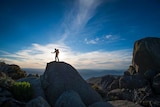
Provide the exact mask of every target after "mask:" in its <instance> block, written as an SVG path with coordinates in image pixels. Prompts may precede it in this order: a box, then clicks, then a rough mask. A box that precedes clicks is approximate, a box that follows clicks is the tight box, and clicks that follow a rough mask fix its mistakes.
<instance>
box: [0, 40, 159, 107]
mask: <svg viewBox="0 0 160 107" xmlns="http://www.w3.org/2000/svg"><path fill="white" fill-rule="evenodd" d="M139 60H140V61H139ZM7 66H9V65H7ZM7 66H6V65H5V66H4V63H2V64H0V71H3V72H0V107H142V106H146V107H159V106H160V91H159V90H160V39H159V38H145V39H142V40H139V41H136V42H135V45H134V52H133V59H132V65H131V66H130V67H129V69H128V70H127V71H126V72H124V75H122V76H115V75H106V76H103V77H93V78H90V79H88V80H87V81H85V80H84V79H83V78H82V77H81V76H80V74H79V73H78V72H77V70H76V69H75V68H73V67H72V66H71V65H70V64H68V63H65V62H50V63H47V66H46V70H45V72H44V74H43V75H41V76H40V77H39V76H37V75H34V76H32V75H30V76H28V77H26V75H25V78H21V79H19V80H17V78H13V76H12V75H8V73H12V72H10V71H11V70H13V69H12V67H11V69H9V68H7ZM14 67H15V65H14ZM14 67H13V68H14ZM17 69H19V68H17ZM8 70H9V71H8ZM4 71H5V73H4ZM14 72H15V71H14ZM7 75H8V76H11V78H10V77H8V76H7ZM13 79H16V80H13ZM14 81H26V82H29V83H30V84H31V86H32V88H33V90H34V93H33V97H32V99H31V100H30V101H28V102H22V101H18V100H16V99H15V98H14V97H13V94H12V92H11V91H9V88H10V84H12V82H14ZM91 86H92V87H91ZM24 94H25V93H24Z"/></svg>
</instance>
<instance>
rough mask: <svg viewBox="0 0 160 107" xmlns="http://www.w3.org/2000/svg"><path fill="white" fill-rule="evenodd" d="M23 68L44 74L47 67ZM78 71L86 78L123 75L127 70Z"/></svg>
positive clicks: (32, 72) (28, 72)
mask: <svg viewBox="0 0 160 107" xmlns="http://www.w3.org/2000/svg"><path fill="white" fill-rule="evenodd" d="M23 70H24V71H26V72H27V74H39V75H42V74H43V73H44V71H45V69H33V68H23ZM77 71H78V72H79V73H80V75H81V76H82V77H83V78H84V79H88V78H91V77H99V76H103V75H123V73H124V71H125V70H99V69H97V70H95V69H78V70H77Z"/></svg>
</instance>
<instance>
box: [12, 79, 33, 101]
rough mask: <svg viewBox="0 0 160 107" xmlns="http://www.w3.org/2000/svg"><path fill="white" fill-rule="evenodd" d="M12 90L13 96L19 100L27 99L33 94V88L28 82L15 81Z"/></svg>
mask: <svg viewBox="0 0 160 107" xmlns="http://www.w3.org/2000/svg"><path fill="white" fill-rule="evenodd" d="M12 91H13V95H14V97H15V98H16V99H17V100H20V101H25V102H26V101H29V100H31V99H32V96H33V89H32V86H31V84H30V83H29V82H15V83H14V84H13V86H12Z"/></svg>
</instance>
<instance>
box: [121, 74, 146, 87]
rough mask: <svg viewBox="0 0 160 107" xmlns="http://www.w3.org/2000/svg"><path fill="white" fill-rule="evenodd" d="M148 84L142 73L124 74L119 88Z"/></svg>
mask: <svg viewBox="0 0 160 107" xmlns="http://www.w3.org/2000/svg"><path fill="white" fill-rule="evenodd" d="M147 84H148V82H147V80H145V79H144V78H143V77H142V76H141V75H133V76H122V77H121V78H120V79H119V88H126V89H136V88H142V87H144V86H146V85H147Z"/></svg>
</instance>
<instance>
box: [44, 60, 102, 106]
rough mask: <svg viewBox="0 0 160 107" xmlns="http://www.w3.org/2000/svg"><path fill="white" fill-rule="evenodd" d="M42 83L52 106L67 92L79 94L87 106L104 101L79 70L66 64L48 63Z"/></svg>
mask: <svg viewBox="0 0 160 107" xmlns="http://www.w3.org/2000/svg"><path fill="white" fill-rule="evenodd" d="M41 83H42V87H43V89H44V91H45V95H46V98H47V101H48V102H49V103H50V104H51V106H54V105H55V102H56V100H57V99H58V98H59V97H60V95H61V94H62V93H63V92H65V91H67V90H73V91H75V92H77V93H78V95H79V96H80V98H81V99H82V101H83V103H84V104H85V105H86V106H88V105H91V104H93V103H95V102H97V101H102V98H101V97H100V95H99V94H98V93H97V92H96V91H95V90H93V89H92V88H91V87H90V86H89V84H87V83H86V81H85V80H84V79H83V78H82V77H81V76H80V74H79V73H78V72H77V70H76V69H75V68H73V67H72V66H71V65H69V64H67V63H65V62H50V63H47V67H46V70H45V72H44V74H43V75H42V76H41Z"/></svg>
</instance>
